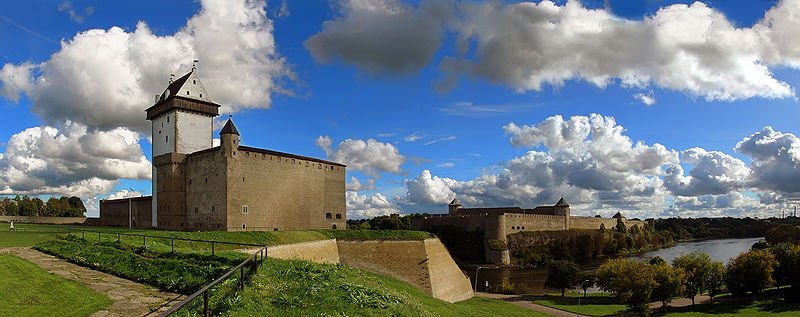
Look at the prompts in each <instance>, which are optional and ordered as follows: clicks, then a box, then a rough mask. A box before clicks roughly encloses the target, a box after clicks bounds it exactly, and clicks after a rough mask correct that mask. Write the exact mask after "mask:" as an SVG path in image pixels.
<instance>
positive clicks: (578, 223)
mask: <svg viewBox="0 0 800 317" xmlns="http://www.w3.org/2000/svg"><path fill="white" fill-rule="evenodd" d="M622 222H624V223H625V226H627V227H628V228H630V227H632V226H639V228H644V226H645V225H646V224H647V223H646V222H644V221H641V220H628V219H623V221H622ZM600 224H604V225H605V227H606V229H613V228H614V227H616V226H617V219H616V218H595V217H571V218H570V228H572V229H594V230H597V229H600Z"/></svg>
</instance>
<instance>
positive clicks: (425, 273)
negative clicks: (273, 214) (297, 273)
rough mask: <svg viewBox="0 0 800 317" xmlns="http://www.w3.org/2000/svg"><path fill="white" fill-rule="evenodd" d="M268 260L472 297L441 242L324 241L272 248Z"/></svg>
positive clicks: (440, 295)
mask: <svg viewBox="0 0 800 317" xmlns="http://www.w3.org/2000/svg"><path fill="white" fill-rule="evenodd" d="M267 254H268V256H269V257H274V258H280V259H302V260H308V261H312V262H317V263H342V264H344V265H347V266H351V267H355V268H359V269H362V270H366V271H370V272H373V273H377V274H381V275H386V276H391V277H394V278H396V279H399V280H401V281H404V282H407V283H409V284H411V285H413V286H414V287H416V288H418V289H420V290H422V291H424V292H425V293H427V294H428V295H431V296H433V297H434V298H437V299H441V300H444V301H448V302H451V303H453V302H458V301H462V300H466V299H469V298H472V296H473V293H472V287H471V285H470V282H469V278H467V276H466V275H464V273H463V272H462V271H461V269H460V268H459V267H458V265H456V263H455V261H453V258H452V257H451V256H450V253H449V252H448V251H447V249H446V248H445V246H444V245H443V244H442V243H441V242H440V241H439V239H435V238H431V239H425V240H414V241H349V240H347V241H346V240H339V241H337V240H324V241H314V242H304V243H297V244H289V245H282V246H276V247H270V248H269V250H268V252H267Z"/></svg>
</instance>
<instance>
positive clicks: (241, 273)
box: [239, 265, 244, 289]
mask: <svg viewBox="0 0 800 317" xmlns="http://www.w3.org/2000/svg"><path fill="white" fill-rule="evenodd" d="M239 288H241V289H244V265H242V266H241V267H240V268H239Z"/></svg>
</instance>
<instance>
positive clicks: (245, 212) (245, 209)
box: [242, 205, 249, 215]
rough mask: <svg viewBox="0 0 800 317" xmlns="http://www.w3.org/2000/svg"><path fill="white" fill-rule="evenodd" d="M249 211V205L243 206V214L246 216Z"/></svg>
mask: <svg viewBox="0 0 800 317" xmlns="http://www.w3.org/2000/svg"><path fill="white" fill-rule="evenodd" d="M248 211H249V210H248V208H247V205H242V214H244V215H246V214H247V212H248Z"/></svg>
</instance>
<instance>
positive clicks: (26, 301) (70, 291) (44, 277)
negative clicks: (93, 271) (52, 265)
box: [0, 238, 112, 316]
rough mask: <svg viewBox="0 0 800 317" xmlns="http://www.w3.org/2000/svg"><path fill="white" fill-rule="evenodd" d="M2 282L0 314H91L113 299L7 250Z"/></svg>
mask: <svg viewBox="0 0 800 317" xmlns="http://www.w3.org/2000/svg"><path fill="white" fill-rule="evenodd" d="M0 239H1V238H0ZM0 241H2V240H0ZM0 285H2V287H0V316H48V315H59V316H88V315H90V314H92V313H94V312H96V311H98V310H101V309H103V308H104V307H106V306H108V305H110V304H111V302H112V301H111V299H109V298H108V297H107V296H105V295H102V294H99V293H96V292H94V291H92V290H91V289H89V288H87V287H86V286H84V285H83V284H81V283H78V282H75V281H70V280H67V279H64V278H62V277H59V276H56V275H54V274H52V273H48V272H47V271H45V270H43V269H41V268H39V267H38V266H36V265H35V264H33V263H31V262H28V261H26V260H24V259H21V258H19V257H17V256H15V255H12V254H8V253H6V254H0Z"/></svg>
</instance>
